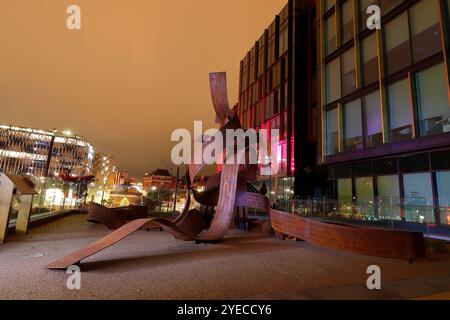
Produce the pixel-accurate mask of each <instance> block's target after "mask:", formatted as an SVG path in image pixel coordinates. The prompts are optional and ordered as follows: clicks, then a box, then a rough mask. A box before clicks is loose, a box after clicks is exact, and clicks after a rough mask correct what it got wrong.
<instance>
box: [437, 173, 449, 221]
mask: <svg viewBox="0 0 450 320" xmlns="http://www.w3.org/2000/svg"><path fill="white" fill-rule="evenodd" d="M436 177H437V185H438V194H439V205H440V207H441V208H440V214H441V224H447V225H450V172H438V173H437V174H436Z"/></svg>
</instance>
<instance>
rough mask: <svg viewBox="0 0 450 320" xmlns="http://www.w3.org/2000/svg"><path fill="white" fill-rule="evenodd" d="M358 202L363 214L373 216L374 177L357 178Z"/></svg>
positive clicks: (360, 211)
mask: <svg viewBox="0 0 450 320" xmlns="http://www.w3.org/2000/svg"><path fill="white" fill-rule="evenodd" d="M355 191H356V200H357V202H356V204H357V205H358V206H359V213H360V214H361V215H362V216H373V215H374V206H373V178H372V177H363V178H355Z"/></svg>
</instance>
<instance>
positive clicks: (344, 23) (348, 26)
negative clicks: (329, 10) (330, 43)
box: [341, 0, 353, 44]
mask: <svg viewBox="0 0 450 320" xmlns="http://www.w3.org/2000/svg"><path fill="white" fill-rule="evenodd" d="M341 28H342V44H344V43H347V42H348V41H350V40H351V39H353V0H347V1H346V2H345V3H344V4H343V5H342V14H341Z"/></svg>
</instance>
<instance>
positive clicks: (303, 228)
mask: <svg viewBox="0 0 450 320" xmlns="http://www.w3.org/2000/svg"><path fill="white" fill-rule="evenodd" d="M210 84H211V95H212V101H213V105H214V109H215V111H216V120H217V122H218V123H220V126H221V129H220V131H221V132H222V133H225V131H226V130H227V129H241V124H240V121H239V118H238V117H237V116H236V115H235V114H234V113H233V112H232V111H231V109H230V108H229V105H228V98H227V87H226V75H225V73H213V74H211V75H210ZM223 136H226V135H225V134H223ZM209 143H211V142H205V143H204V147H206V146H207V145H208V144H209ZM225 145H226V144H225V143H224V146H225ZM233 147H234V146H233ZM203 149H204V148H203ZM224 151H225V150H224ZM247 151H248V150H247ZM233 152H234V151H233ZM191 163H193V164H192V165H190V166H189V169H188V176H187V181H188V185H189V186H191V185H193V182H194V179H195V178H196V176H197V175H198V174H199V173H200V171H201V170H202V169H203V168H204V167H205V165H206V164H205V163H204V162H203V154H200V153H196V154H194V156H193V161H192V162H191ZM255 176H256V166H254V165H239V164H228V163H225V164H224V165H223V169H222V172H221V174H218V175H216V176H213V177H212V178H211V179H210V180H209V181H208V184H207V190H206V191H205V192H203V193H198V192H195V191H193V190H190V187H189V188H188V190H187V200H188V201H187V202H188V203H187V204H186V207H185V209H184V210H183V212H182V213H181V214H180V216H179V217H178V218H177V219H175V220H174V221H169V220H165V219H138V220H134V221H132V222H130V223H127V224H125V225H123V226H121V227H120V228H119V229H117V230H116V231H114V232H113V233H111V234H110V235H108V236H106V237H105V238H103V239H101V240H99V241H97V242H95V243H93V244H91V245H90V246H88V247H86V248H84V249H82V250H80V251H77V252H75V253H73V254H71V255H69V256H67V257H64V258H62V259H59V260H57V261H55V262H53V263H51V264H49V265H48V266H47V267H46V268H47V269H66V268H68V267H69V266H71V265H74V264H78V263H79V262H81V261H82V260H84V259H86V258H88V257H90V256H92V255H94V254H96V253H98V252H100V251H102V250H104V249H106V248H108V247H110V246H112V245H114V244H116V243H118V242H119V241H121V240H123V239H125V238H126V237H128V236H129V235H131V234H132V233H134V232H136V231H137V230H139V229H141V228H145V227H146V226H148V225H149V224H153V225H158V226H159V227H161V228H162V229H164V230H165V231H167V232H169V233H170V234H172V235H173V236H174V237H175V238H176V239H179V240H183V241H195V242H197V243H202V242H217V241H220V240H221V239H223V237H224V236H225V235H226V233H227V231H228V229H229V227H230V224H231V222H232V219H233V215H234V212H235V209H236V208H238V210H237V211H238V212H241V211H242V210H243V211H245V210H246V209H247V208H255V209H258V210H261V211H265V212H268V213H269V212H270V217H271V224H272V227H273V229H274V230H275V231H276V232H277V233H278V234H280V235H285V236H291V237H295V238H297V239H302V240H306V241H311V242H313V243H316V244H318V245H322V246H326V247H331V248H336V249H345V250H350V251H353V252H357V253H362V254H368V255H377V256H382V257H395V258H407V259H413V258H416V257H420V256H421V255H422V254H423V246H422V245H423V236H421V235H420V234H415V233H408V232H395V231H386V230H372V229H367V228H357V227H350V226H342V225H341V226H339V225H336V224H330V223H324V222H320V221H314V220H310V219H304V218H300V217H297V216H295V215H292V214H287V213H283V212H280V211H276V210H272V209H270V202H269V199H268V198H267V197H266V196H265V195H266V193H267V188H266V187H265V186H263V188H262V189H261V190H257V189H256V188H254V187H253V186H252V185H250V184H249V183H247V182H246V181H247V179H248V178H249V177H255ZM191 191H192V194H193V196H194V198H195V200H196V201H197V202H198V203H200V205H201V207H200V209H199V210H190V201H191ZM211 207H215V209H216V210H215V214H214V216H213V217H212V218H211V220H209V216H208V212H210V210H209V208H211ZM97 213H98V214H99V215H100V217H96V219H98V220H99V221H101V222H102V223H105V222H104V221H102V220H104V217H101V215H102V214H103V213H105V211H102V210H100V209H99V210H97V211H96V214H97ZM108 219H110V218H108ZM109 222H111V227H116V226H117V225H119V221H118V219H116V218H111V221H109V220H108V224H109ZM120 223H122V222H120ZM383 242H384V243H383ZM375 244H378V245H375ZM383 245H384V249H382V247H383Z"/></svg>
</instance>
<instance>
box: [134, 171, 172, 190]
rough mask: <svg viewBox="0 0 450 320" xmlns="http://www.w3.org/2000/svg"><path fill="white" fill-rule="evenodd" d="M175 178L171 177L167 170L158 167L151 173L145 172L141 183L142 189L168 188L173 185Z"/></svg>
mask: <svg viewBox="0 0 450 320" xmlns="http://www.w3.org/2000/svg"><path fill="white" fill-rule="evenodd" d="M175 180H176V178H175V177H172V175H171V174H170V172H169V171H168V170H164V169H158V170H155V171H154V172H152V173H151V174H148V173H147V174H145V177H144V178H143V179H142V185H143V188H144V190H153V191H154V190H156V189H164V190H170V189H172V188H173V187H174V186H175Z"/></svg>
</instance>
